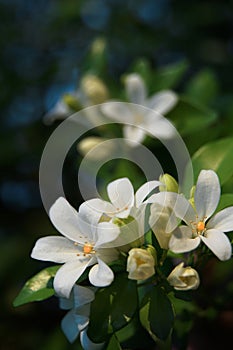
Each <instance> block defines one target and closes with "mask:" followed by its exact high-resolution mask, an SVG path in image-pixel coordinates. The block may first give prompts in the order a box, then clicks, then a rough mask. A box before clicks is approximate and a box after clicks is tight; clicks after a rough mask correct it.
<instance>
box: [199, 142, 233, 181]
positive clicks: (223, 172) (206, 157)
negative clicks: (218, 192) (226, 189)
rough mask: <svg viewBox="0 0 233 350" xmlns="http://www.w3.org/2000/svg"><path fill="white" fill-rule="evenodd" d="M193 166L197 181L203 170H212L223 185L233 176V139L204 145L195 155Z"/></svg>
mask: <svg viewBox="0 0 233 350" xmlns="http://www.w3.org/2000/svg"><path fill="white" fill-rule="evenodd" d="M192 165H193V171H194V178H195V180H196V179H197V177H198V175H199V173H200V171H201V170H202V169H205V170H208V169H212V170H214V171H215V172H216V173H217V174H218V176H219V179H220V183H221V185H223V184H224V183H225V182H226V181H227V180H228V179H229V178H230V177H231V176H232V175H233V138H224V139H221V140H218V141H214V142H210V143H208V144H206V145H204V146H203V147H201V148H200V149H199V150H198V151H197V152H196V153H195V154H194V155H193V157H192Z"/></svg>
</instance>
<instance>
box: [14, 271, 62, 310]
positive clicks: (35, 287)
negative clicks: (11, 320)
mask: <svg viewBox="0 0 233 350" xmlns="http://www.w3.org/2000/svg"><path fill="white" fill-rule="evenodd" d="M59 268H60V266H52V267H48V268H46V269H44V270H42V271H40V272H39V273H38V274H36V275H35V276H33V277H32V278H30V279H29V280H28V281H27V282H26V283H25V285H24V286H23V288H22V289H21V291H20V292H19V294H18V295H17V297H16V298H15V300H14V302H13V305H14V306H15V307H16V306H20V305H23V304H26V303H30V302H32V301H41V300H44V299H47V298H49V297H51V296H52V295H54V289H53V286H52V279H53V277H54V276H55V274H56V272H57V270H58V269H59Z"/></svg>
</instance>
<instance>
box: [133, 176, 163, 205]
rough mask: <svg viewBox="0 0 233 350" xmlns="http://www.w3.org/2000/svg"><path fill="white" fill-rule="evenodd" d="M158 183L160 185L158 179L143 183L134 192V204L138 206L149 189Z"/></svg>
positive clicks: (152, 188) (148, 192)
mask: <svg viewBox="0 0 233 350" xmlns="http://www.w3.org/2000/svg"><path fill="white" fill-rule="evenodd" d="M160 185H162V183H161V182H160V181H149V182H146V183H145V184H143V185H142V186H141V187H140V188H139V189H138V190H137V192H136V193H135V206H136V207H137V208H138V207H139V206H140V205H141V204H142V202H143V201H144V199H145V198H146V197H147V196H148V195H149V194H150V193H151V191H153V190H154V189H155V188H156V187H159V186H160Z"/></svg>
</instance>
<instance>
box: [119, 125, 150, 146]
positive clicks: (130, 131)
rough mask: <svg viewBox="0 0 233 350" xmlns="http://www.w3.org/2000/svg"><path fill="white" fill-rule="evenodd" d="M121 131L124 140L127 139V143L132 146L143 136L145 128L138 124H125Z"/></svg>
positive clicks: (141, 139)
mask: <svg viewBox="0 0 233 350" xmlns="http://www.w3.org/2000/svg"><path fill="white" fill-rule="evenodd" d="M123 131H124V137H125V139H126V142H127V140H129V142H128V143H129V145H130V146H132V147H136V146H138V143H142V141H143V140H144V138H145V130H144V129H143V128H142V127H140V125H137V126H134V125H125V126H124V128H123Z"/></svg>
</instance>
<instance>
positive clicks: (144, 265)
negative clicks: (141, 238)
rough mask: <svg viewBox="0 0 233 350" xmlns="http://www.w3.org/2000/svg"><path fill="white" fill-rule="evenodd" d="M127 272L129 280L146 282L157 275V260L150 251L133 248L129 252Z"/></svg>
mask: <svg viewBox="0 0 233 350" xmlns="http://www.w3.org/2000/svg"><path fill="white" fill-rule="evenodd" d="M127 271H128V273H129V275H128V278H129V279H132V280H137V281H139V280H145V279H147V278H149V277H151V276H153V275H154V274H155V260H154V258H153V256H152V255H151V253H150V252H149V251H148V250H146V249H142V248H133V249H131V250H130V251H129V256H128V260H127Z"/></svg>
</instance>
